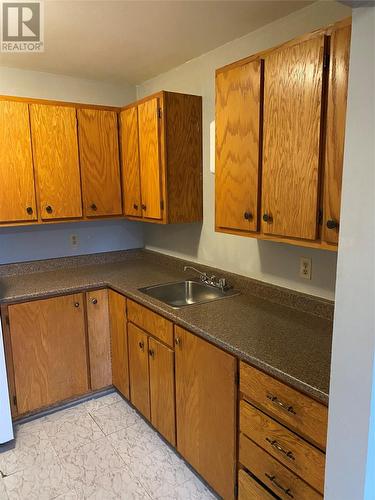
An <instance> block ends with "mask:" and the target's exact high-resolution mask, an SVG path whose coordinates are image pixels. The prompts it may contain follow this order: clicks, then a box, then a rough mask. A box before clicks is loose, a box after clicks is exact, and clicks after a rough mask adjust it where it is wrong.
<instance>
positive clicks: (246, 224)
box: [215, 60, 262, 231]
mask: <svg viewBox="0 0 375 500" xmlns="http://www.w3.org/2000/svg"><path fill="white" fill-rule="evenodd" d="M261 85H262V71H261V62H260V61H259V60H256V61H251V62H249V63H248V64H244V65H242V66H238V67H235V68H233V69H229V70H227V71H225V72H221V73H218V74H217V75H216V122H215V128H216V165H215V189H216V227H218V228H224V229H225V228H227V229H234V230H241V231H256V230H257V229H258V191H259V172H260V170H259V162H260V142H259V129H260V107H261Z"/></svg>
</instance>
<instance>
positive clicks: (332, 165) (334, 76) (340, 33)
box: [322, 26, 351, 244]
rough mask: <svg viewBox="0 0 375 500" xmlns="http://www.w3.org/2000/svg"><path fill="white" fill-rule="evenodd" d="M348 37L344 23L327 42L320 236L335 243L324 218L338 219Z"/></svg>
mask: <svg viewBox="0 0 375 500" xmlns="http://www.w3.org/2000/svg"><path fill="white" fill-rule="evenodd" d="M350 37H351V26H346V27H344V28H341V29H339V30H337V31H334V32H333V33H332V36H331V43H330V68H329V79H328V102H327V125H326V144H325V165H324V195H323V228H322V237H323V240H324V241H326V242H328V243H334V244H337V243H338V237H339V227H336V228H333V229H329V228H328V227H327V221H328V220H333V221H336V222H338V223H339V221H340V205H341V184H342V170H343V162H344V143H345V119H346V101H347V96H348V76H349V54H350Z"/></svg>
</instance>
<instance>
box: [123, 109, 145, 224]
mask: <svg viewBox="0 0 375 500" xmlns="http://www.w3.org/2000/svg"><path fill="white" fill-rule="evenodd" d="M120 143H121V163H122V191H123V195H124V214H125V215H131V216H133V217H142V207H141V180H140V172H139V142H138V108H137V106H134V107H132V108H129V109H125V110H124V111H122V112H121V113H120Z"/></svg>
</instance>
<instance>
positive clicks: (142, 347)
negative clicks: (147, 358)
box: [138, 341, 145, 351]
mask: <svg viewBox="0 0 375 500" xmlns="http://www.w3.org/2000/svg"><path fill="white" fill-rule="evenodd" d="M138 345H139V348H140V350H141V351H144V349H145V343H144V342H143V341H142V342H139V344H138Z"/></svg>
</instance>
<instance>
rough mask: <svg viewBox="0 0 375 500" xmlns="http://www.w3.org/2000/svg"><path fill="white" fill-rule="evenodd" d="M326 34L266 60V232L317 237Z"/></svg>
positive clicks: (264, 160)
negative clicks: (270, 221) (268, 216)
mask: <svg viewBox="0 0 375 500" xmlns="http://www.w3.org/2000/svg"><path fill="white" fill-rule="evenodd" d="M323 52H324V36H320V37H318V38H314V39H311V40H308V41H306V42H303V43H300V44H298V45H294V46H292V47H286V48H283V49H280V50H277V51H274V52H272V53H271V54H269V55H268V56H267V57H266V58H265V76H264V78H265V82H264V141H263V176H262V197H263V200H262V206H263V209H262V213H263V214H268V215H270V216H271V217H272V219H273V220H272V223H267V222H262V230H263V232H264V233H267V234H273V235H278V236H290V237H295V238H304V239H309V240H315V239H316V238H317V218H318V189H319V170H320V150H321V149H320V146H321V145H320V133H321V113H322V88H323V87H322V79H323Z"/></svg>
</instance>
